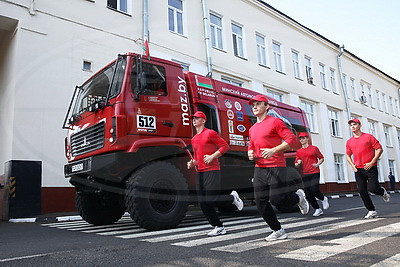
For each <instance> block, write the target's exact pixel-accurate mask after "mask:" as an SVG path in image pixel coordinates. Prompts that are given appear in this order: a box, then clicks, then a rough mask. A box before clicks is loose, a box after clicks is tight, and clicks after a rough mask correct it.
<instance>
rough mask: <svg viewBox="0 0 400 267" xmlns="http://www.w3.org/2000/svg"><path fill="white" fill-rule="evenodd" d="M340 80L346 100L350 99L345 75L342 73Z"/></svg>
mask: <svg viewBox="0 0 400 267" xmlns="http://www.w3.org/2000/svg"><path fill="white" fill-rule="evenodd" d="M342 78H343V87H344V91H345V92H346V95H347V98H350V94H349V89H348V88H347V75H346V74H344V73H343V74H342Z"/></svg>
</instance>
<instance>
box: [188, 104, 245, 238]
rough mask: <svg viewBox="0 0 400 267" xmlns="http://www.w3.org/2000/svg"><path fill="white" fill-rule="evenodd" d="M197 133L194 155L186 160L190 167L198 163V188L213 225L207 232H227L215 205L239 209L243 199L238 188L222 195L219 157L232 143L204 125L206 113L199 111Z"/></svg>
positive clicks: (195, 120)
mask: <svg viewBox="0 0 400 267" xmlns="http://www.w3.org/2000/svg"><path fill="white" fill-rule="evenodd" d="M191 117H192V119H193V126H194V127H195V128H196V135H195V136H194V137H193V138H192V142H191V143H192V147H193V151H194V157H193V159H192V160H190V161H189V162H188V163H187V167H188V169H190V168H193V167H195V166H196V170H197V183H196V191H197V196H198V199H199V204H200V208H201V210H202V211H203V213H204V216H205V217H206V218H207V220H208V222H209V223H210V224H211V225H212V226H213V227H214V229H213V230H212V231H211V232H209V233H208V236H217V235H223V234H226V230H225V228H224V226H223V224H222V222H221V221H220V219H219V218H218V215H217V213H216V212H215V209H214V207H224V206H229V205H232V204H234V205H235V206H236V207H237V209H238V210H242V209H243V201H242V200H241V199H240V197H239V195H238V193H237V192H236V191H232V193H231V194H230V195H220V190H221V174H220V167H219V162H218V158H219V157H221V156H222V155H223V154H225V153H226V152H227V151H228V150H229V145H228V144H227V143H226V142H225V140H224V139H223V138H221V137H220V136H219V135H218V134H217V133H216V132H215V131H213V130H210V129H207V128H205V127H204V124H205V122H206V119H207V117H206V115H205V114H204V113H203V112H201V111H197V112H196V113H194V114H193V115H192V116H191Z"/></svg>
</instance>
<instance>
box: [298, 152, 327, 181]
mask: <svg viewBox="0 0 400 267" xmlns="http://www.w3.org/2000/svg"><path fill="white" fill-rule="evenodd" d="M323 158H324V156H323V155H322V154H321V152H320V151H319V149H318V147H316V146H312V145H309V146H308V147H306V148H300V149H299V150H297V152H296V162H297V161H298V160H299V159H300V160H301V161H302V163H301V165H302V166H303V174H313V173H319V167H314V166H313V164H314V163H318V160H319V159H323Z"/></svg>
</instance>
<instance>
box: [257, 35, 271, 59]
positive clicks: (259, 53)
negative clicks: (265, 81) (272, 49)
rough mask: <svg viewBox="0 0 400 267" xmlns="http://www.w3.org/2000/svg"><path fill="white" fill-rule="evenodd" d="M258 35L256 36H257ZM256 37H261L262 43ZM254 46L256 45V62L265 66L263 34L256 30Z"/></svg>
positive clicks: (265, 48)
mask: <svg viewBox="0 0 400 267" xmlns="http://www.w3.org/2000/svg"><path fill="white" fill-rule="evenodd" d="M257 37H258V38H257ZM258 39H262V43H259V42H258ZM256 47H257V62H258V65H260V66H264V67H267V66H268V60H267V55H268V53H267V52H268V51H267V46H266V44H265V36H264V35H262V34H260V33H257V32H256Z"/></svg>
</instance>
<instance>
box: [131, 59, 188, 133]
mask: <svg viewBox="0 0 400 267" xmlns="http://www.w3.org/2000/svg"><path fill="white" fill-rule="evenodd" d="M180 76H182V77H181V78H179V77H180ZM180 79H183V73H182V69H181V68H180V66H175V65H173V66H171V65H169V64H167V63H164V62H158V61H148V60H145V59H142V60H141V61H139V60H137V59H136V60H135V61H134V62H133V64H132V70H131V77H130V80H131V92H132V94H133V98H134V101H133V105H132V109H131V114H132V115H133V116H130V117H131V118H132V123H131V127H130V129H129V132H130V133H131V134H140V135H145V136H157V137H188V136H191V134H192V129H191V123H190V120H189V103H188V101H189V98H188V97H187V94H186V96H185V95H184V94H183V93H180V92H179V90H180V91H183V90H184V89H186V85H182V86H181V87H179V85H180V84H179V82H180V81H181V82H182V80H180ZM183 81H184V80H183ZM180 94H182V96H181V95H180Z"/></svg>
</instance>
